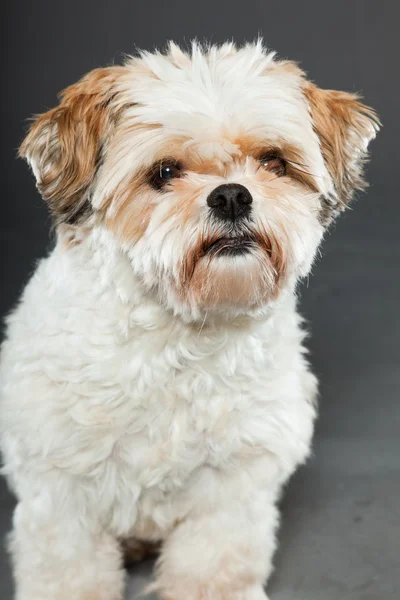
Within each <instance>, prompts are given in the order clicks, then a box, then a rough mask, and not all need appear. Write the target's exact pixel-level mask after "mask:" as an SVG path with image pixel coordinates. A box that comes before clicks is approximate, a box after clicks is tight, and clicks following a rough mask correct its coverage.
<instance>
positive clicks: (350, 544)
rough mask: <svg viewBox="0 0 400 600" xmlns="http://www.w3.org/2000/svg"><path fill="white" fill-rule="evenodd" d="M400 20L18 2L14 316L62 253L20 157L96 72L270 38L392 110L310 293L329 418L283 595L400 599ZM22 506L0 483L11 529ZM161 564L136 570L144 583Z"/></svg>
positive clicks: (8, 77)
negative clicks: (27, 135) (41, 263)
mask: <svg viewBox="0 0 400 600" xmlns="http://www.w3.org/2000/svg"><path fill="white" fill-rule="evenodd" d="M3 11H4V9H3ZM399 16H400V8H399V6H398V3H397V0H380V1H379V0H334V1H332V2H326V1H322V0H314V1H306V2H302V1H300V0H290V1H288V0H286V2H277V1H276V0H275V1H270V0H262V1H256V0H244V1H243V2H240V1H238V0H230V1H229V2H225V1H224V2H222V1H216V0H203V1H201V2H196V3H195V2H192V1H191V0H186V2H184V1H182V0H178V1H170V2H167V1H162V0H160V1H153V0H138V1H136V2H135V1H127V0H125V1H123V0H113V1H108V0H107V1H105V0H95V1H93V0H91V1H88V0H81V1H79V2H78V1H76V0H74V1H71V0H69V1H68V2H61V1H60V2H57V1H56V0H46V1H44V0H40V1H38V0H36V1H35V2H32V1H28V0H26V1H15V0H14V1H13V2H9V3H8V6H7V8H6V13H5V14H4V13H3V17H5V18H3V31H2V36H1V43H2V54H1V56H2V74H1V79H2V83H3V85H2V94H1V103H2V107H1V118H2V121H3V123H2V136H1V167H2V169H1V177H2V184H1V190H2V211H1V216H0V243H1V256H2V261H1V269H2V273H1V282H2V288H1V289H2V293H1V294H0V313H1V315H3V314H5V313H6V312H7V311H8V310H9V309H10V308H11V306H12V305H13V304H14V303H15V301H16V299H17V297H18V294H19V293H20V291H21V289H22V286H23V284H24V282H26V280H27V278H28V276H29V274H30V273H31V272H32V270H33V268H34V265H35V261H36V259H37V258H38V257H40V256H42V255H43V254H44V253H45V251H46V249H47V248H48V246H49V241H48V240H49V237H48V234H49V225H50V222H49V218H48V216H47V213H46V210H45V208H44V206H43V205H42V201H41V199H40V198H39V196H38V194H37V193H36V192H35V188H34V181H33V178H32V176H31V175H30V174H29V172H28V169H27V167H26V166H25V165H24V164H23V163H22V162H21V161H16V160H15V154H16V148H17V146H18V144H19V142H20V140H21V138H22V136H23V131H24V127H25V119H26V118H27V117H28V116H29V115H30V114H32V113H35V112H41V111H43V110H45V109H47V108H50V107H52V106H53V105H54V104H55V103H56V94H57V92H58V91H60V90H61V89H62V88H63V87H65V86H66V85H68V84H70V83H73V82H74V81H75V80H76V79H78V78H79V77H80V76H81V75H83V74H84V73H85V72H86V71H88V70H90V69H92V68H94V67H97V66H101V65H105V64H110V62H114V61H115V62H118V61H119V60H120V58H121V54H122V53H131V52H133V51H134V49H135V47H136V46H138V47H142V48H147V49H150V48H153V47H154V46H155V45H157V46H160V45H163V44H164V42H165V41H166V40H167V39H169V38H173V39H174V40H176V41H178V42H185V41H189V40H190V39H191V38H193V37H197V38H199V39H200V40H202V39H207V40H211V41H214V42H220V41H223V40H225V39H227V38H233V39H234V40H236V41H237V42H242V41H245V40H252V39H254V38H255V37H256V36H257V35H258V34H259V33H260V34H262V35H263V36H264V38H265V41H266V43H267V45H268V46H269V47H270V48H273V49H275V50H277V51H278V52H279V54H280V55H281V56H282V57H287V58H293V59H296V60H298V61H300V62H301V64H302V66H303V68H305V69H306V70H307V72H308V73H309V76H310V77H311V78H312V79H314V80H315V81H316V82H317V83H318V84H319V85H320V86H322V87H330V88H338V89H346V90H349V91H361V92H362V93H363V94H364V97H365V99H366V101H367V103H369V104H370V105H372V106H373V107H375V108H376V109H377V111H378V113H379V115H380V116H381V119H382V121H383V124H384V128H383V130H382V132H381V133H380V134H379V136H378V138H377V140H376V141H375V142H373V143H372V147H371V150H372V162H371V164H370V167H369V169H368V178H369V181H370V182H371V186H370V189H369V191H368V192H367V193H366V194H363V195H362V196H361V197H360V198H359V200H358V202H356V203H355V204H354V205H353V210H352V211H348V212H347V214H345V215H344V216H343V217H342V218H341V219H340V221H339V222H338V223H337V226H335V227H334V228H333V229H332V230H331V232H330V234H329V235H328V236H327V239H326V241H325V243H324V245H323V249H322V255H323V260H318V263H317V264H316V266H315V268H314V273H313V276H312V277H311V278H310V280H309V283H308V285H306V286H303V288H302V301H301V307H302V312H303V313H304V314H305V315H306V317H307V319H308V321H309V323H310V329H311V331H312V338H311V340H310V342H309V346H310V349H311V357H312V362H313V365H314V368H315V370H316V372H317V373H318V375H319V376H320V379H321V404H320V406H321V411H320V412H321V416H320V420H319V422H318V427H317V433H316V441H315V451H314V457H313V458H312V460H311V461H310V462H309V463H308V465H307V467H305V468H303V469H301V470H300V471H299V472H298V474H297V475H296V476H295V477H294V479H293V480H292V482H291V484H290V486H289V489H288V492H287V494H286V496H285V499H284V501H283V506H282V508H283V513H284V520H283V526H282V529H281V532H280V540H281V542H280V549H279V552H278V555H277V560H276V573H275V575H274V576H273V578H272V581H271V585H270V588H269V589H270V593H271V597H272V600H274V599H275V600H289V599H290V600H294V599H296V600H395V599H398V598H399V597H400V591H399V588H400V568H399V556H400V503H399V496H400V471H399V462H400V461H399V457H400V441H399V433H398V432H399V425H400V422H399V421H400V409H399V384H400V373H399V369H398V366H399V362H400V361H399V359H400V347H399V341H400V321H399V316H398V312H399V294H400V277H399V268H398V266H399V258H400V242H399V234H398V230H399V226H400V218H399V217H400V199H399V192H398V180H399V177H398V170H399V167H398V159H399V151H398V148H399V141H398V140H399V135H400V131H399V117H398V110H399V109H398V105H399V97H400V79H399V65H398V62H399V44H398V38H399V33H398V31H399ZM27 343H29V342H28V341H27ZM12 506H13V500H12V499H11V497H10V496H9V495H8V493H7V492H6V489H5V486H4V484H3V482H1V483H0V533H1V534H2V533H3V532H5V531H6V530H7V529H8V528H9V524H10V514H11V509H12ZM0 563H1V565H0V566H1V569H0V597H1V598H2V600H10V598H11V594H12V591H11V590H12V585H11V579H10V574H9V568H8V565H7V563H6V556H5V553H3V551H2V550H0ZM150 566H151V565H148V564H145V565H142V566H139V567H138V569H137V570H136V571H135V572H134V574H133V578H132V580H131V589H136V587H137V585H138V583H139V582H140V581H142V578H143V577H146V576H147V574H148V573H149V570H150ZM188 600H190V599H188Z"/></svg>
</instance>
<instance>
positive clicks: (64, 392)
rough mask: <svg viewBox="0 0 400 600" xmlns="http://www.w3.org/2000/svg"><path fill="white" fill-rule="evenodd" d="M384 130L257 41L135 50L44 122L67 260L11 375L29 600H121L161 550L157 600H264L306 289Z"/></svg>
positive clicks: (52, 259)
mask: <svg viewBox="0 0 400 600" xmlns="http://www.w3.org/2000/svg"><path fill="white" fill-rule="evenodd" d="M377 129H378V119H377V117H376V115H375V113H374V111H373V110H372V109H370V108H368V107H366V106H364V105H363V104H361V103H360V102H359V100H358V99H357V97H356V96H354V95H351V94H347V93H342V92H336V91H331V90H321V89H319V88H318V87H317V86H315V85H314V84H313V83H310V82H309V81H307V79H306V78H305V75H304V73H303V72H302V71H301V70H300V69H299V68H298V67H297V66H296V65H295V64H294V63H292V62H288V61H278V60H276V59H275V57H274V54H273V53H269V52H267V51H266V50H265V49H264V47H263V45H262V43H261V42H258V43H255V44H249V45H246V46H244V47H242V48H236V47H235V46H234V45H233V44H230V43H229V44H224V45H222V46H220V47H217V46H211V47H200V46H199V45H198V44H193V46H192V49H191V51H190V52H184V51H182V50H181V49H180V48H178V47H177V46H176V45H174V44H171V45H170V46H169V49H168V51H167V52H166V53H165V54H161V53H152V54H151V53H147V52H143V53H141V54H140V55H139V56H138V57H135V58H130V59H129V60H127V62H126V63H125V64H124V65H123V66H111V67H108V68H104V69H96V70H95V71H93V72H91V73H89V74H88V75H87V76H86V77H84V78H83V79H82V80H81V81H79V82H78V83H77V84H76V85H73V86H71V87H69V88H68V89H66V90H65V91H64V92H63V93H62V95H61V100H60V104H59V106H58V107H56V108H54V109H53V110H50V111H49V112H47V113H45V114H43V115H40V116H38V117H37V118H36V120H35V122H34V123H33V125H32V127H31V129H30V132H29V134H28V136H27V138H26V139H25V141H24V143H23V144H22V147H21V155H22V156H24V157H26V158H27V160H28V162H29V164H30V165H31V167H32V170H33V172H34V174H35V176H36V179H37V185H38V188H39V190H40V192H41V194H42V195H43V197H44V198H45V199H46V200H47V202H48V205H49V208H50V210H51V212H52V214H53V215H54V219H55V224H56V233H57V235H56V244H55V247H54V249H53V250H52V251H51V253H50V255H49V256H48V257H47V258H46V259H44V260H42V261H41V262H40V264H39V265H38V268H37V270H36V272H35V274H34V276H33V277H32V279H31V281H30V282H29V284H28V285H27V287H26V289H25V291H24V294H23V296H22V300H21V302H20V303H19V305H18V307H17V308H16V309H15V310H14V312H13V313H12V314H11V315H10V317H9V318H8V329H7V339H6V341H5V342H4V344H3V348H2V357H1V446H2V450H3V454H4V469H3V470H4V473H5V474H6V477H7V479H8V481H9V483H10V485H11V487H12V489H13V490H14V492H15V494H16V496H17V498H18V505H17V508H16V511H15V515H14V524H13V532H12V534H11V540H10V548H11V553H12V558H13V565H14V573H15V580H16V588H17V592H16V598H17V599H18V600H121V598H122V596H123V587H124V570H123V566H122V565H123V550H122V548H123V546H124V545H128V546H129V545H131V547H133V548H134V549H138V548H139V546H140V544H141V543H149V542H151V543H153V542H161V554H160V558H159V561H158V565H157V570H156V582H155V584H154V586H152V587H153V589H156V590H157V591H158V593H159V596H160V598H163V599H164V600H263V599H264V600H265V599H266V595H265V592H264V591H263V585H264V583H265V581H266V579H267V577H268V575H269V573H270V571H271V560H272V555H273V552H274V548H275V532H276V528H277V524H278V514H277V508H276V503H277V500H278V498H279V495H280V490H281V488H282V485H283V484H284V483H285V481H287V479H288V477H289V476H290V475H291V474H292V473H293V471H294V470H295V468H296V467H297V466H298V465H299V464H300V463H302V462H303V461H304V460H305V458H306V457H307V455H308V453H309V448H310V440H311V436H312V431H313V421H314V417H315V414H316V380H315V377H314V376H313V375H312V374H311V373H310V372H309V369H308V365H307V361H306V359H305V357H304V354H305V351H304V348H303V338H304V334H303V332H302V329H301V319H300V317H299V316H298V314H297V312H296V283H297V282H298V280H299V278H301V277H303V276H305V275H307V274H308V273H309V271H310V267H311V264H312V262H313V258H314V256H315V253H316V250H317V248H318V245H319V243H320V242H321V238H322V236H323V234H324V230H325V229H326V227H327V225H328V224H329V223H330V222H331V221H332V219H333V218H334V217H335V216H336V215H337V214H338V213H339V212H340V211H342V210H343V209H344V208H345V207H346V205H347V204H348V202H349V200H350V198H351V196H352V194H353V191H354V190H355V189H360V188H361V187H362V186H363V180H362V166H363V161H364V159H365V157H366V150H367V145H368V142H369V141H370V140H371V139H372V138H373V137H374V135H375V132H376V131H377ZM129 540H131V541H130V542H129ZM132 540H133V541H132Z"/></svg>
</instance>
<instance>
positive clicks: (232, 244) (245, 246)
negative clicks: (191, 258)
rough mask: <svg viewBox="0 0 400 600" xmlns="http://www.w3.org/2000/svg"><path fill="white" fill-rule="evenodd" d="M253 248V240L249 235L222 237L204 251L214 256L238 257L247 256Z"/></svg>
mask: <svg viewBox="0 0 400 600" xmlns="http://www.w3.org/2000/svg"><path fill="white" fill-rule="evenodd" d="M253 248H254V240H253V239H252V238H251V237H250V235H241V236H236V237H227V236H223V237H220V238H218V239H217V240H214V241H213V242H212V243H211V244H210V245H209V246H207V247H206V248H205V249H204V251H205V254H213V255H215V256H240V255H243V254H248V253H249V252H251V250H252V249H253Z"/></svg>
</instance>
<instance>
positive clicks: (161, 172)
mask: <svg viewBox="0 0 400 600" xmlns="http://www.w3.org/2000/svg"><path fill="white" fill-rule="evenodd" d="M181 176H182V167H181V166H180V164H179V163H178V162H175V161H168V162H167V161H163V162H160V163H158V164H157V165H154V167H153V169H152V173H151V183H152V185H153V187H155V188H156V189H158V190H159V189H161V188H163V187H164V186H165V185H166V184H167V183H168V182H169V181H171V179H176V178H177V177H181Z"/></svg>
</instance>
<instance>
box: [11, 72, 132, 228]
mask: <svg viewBox="0 0 400 600" xmlns="http://www.w3.org/2000/svg"><path fill="white" fill-rule="evenodd" d="M122 70H123V67H108V68H105V69H95V70H94V71H91V72H90V73H89V74H88V75H86V76H85V77H84V78H83V79H81V80H80V81H79V82H78V83H76V84H75V85H72V86H70V87H68V88H67V89H66V90H64V91H63V92H62V93H61V94H60V104H59V106H57V107H56V108H54V109H52V110H49V111H48V112H46V113H44V114H41V115H38V116H36V117H35V119H34V122H33V124H32V126H31V128H30V131H29V133H28V135H27V137H26V138H25V140H24V141H23V143H22V145H21V148H20V151H19V154H20V156H21V157H23V158H26V159H27V161H28V163H29V164H30V165H31V167H32V170H33V172H34V174H35V177H36V181H37V187H38V189H39V191H40V193H41V194H42V196H43V198H44V199H45V200H47V201H48V204H49V208H50V211H51V213H52V214H53V216H54V218H55V220H56V223H69V224H75V223H77V222H80V221H82V220H83V219H84V218H86V217H87V216H88V215H89V214H90V212H91V203H90V196H91V189H92V184H93V181H94V178H95V175H96V171H97V168H98V165H99V163H100V161H101V159H102V155H103V153H104V151H105V146H106V143H107V140H108V139H109V137H110V135H111V133H112V130H113V127H114V124H115V121H116V117H117V114H118V111H119V110H120V109H121V102H120V101H118V94H117V91H116V82H117V80H118V77H119V76H120V75H121V72H122Z"/></svg>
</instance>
